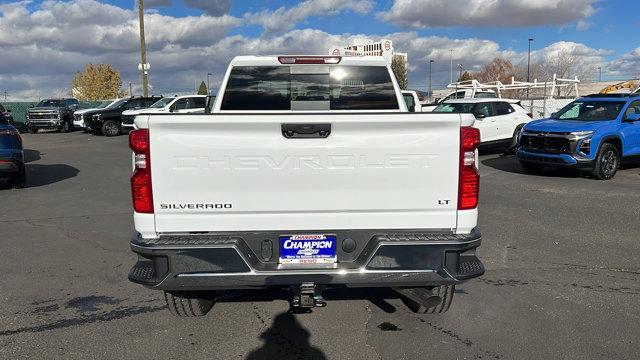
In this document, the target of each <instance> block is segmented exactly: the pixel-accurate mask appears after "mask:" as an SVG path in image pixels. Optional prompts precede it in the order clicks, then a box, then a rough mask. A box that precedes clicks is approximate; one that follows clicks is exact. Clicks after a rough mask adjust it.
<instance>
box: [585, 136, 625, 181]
mask: <svg viewBox="0 0 640 360" xmlns="http://www.w3.org/2000/svg"><path fill="white" fill-rule="evenodd" d="M619 167H620V151H618V148H617V147H616V146H615V145H613V144H611V143H604V144H602V146H601V147H600V150H598V155H597V157H596V165H595V166H594V168H593V171H591V175H593V176H594V177H595V178H596V179H600V180H609V179H611V178H613V177H614V176H615V175H616V173H617V172H618V168H619Z"/></svg>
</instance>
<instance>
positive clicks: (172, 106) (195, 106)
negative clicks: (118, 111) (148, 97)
mask: <svg viewBox="0 0 640 360" xmlns="http://www.w3.org/2000/svg"><path fill="white" fill-rule="evenodd" d="M206 102H207V96H206V95H185V96H176V97H173V98H162V99H160V100H158V101H157V102H156V103H155V104H153V105H151V107H149V108H146V109H136V110H126V111H124V112H123V113H122V129H123V130H131V129H133V128H134V123H133V120H134V119H135V117H136V115H139V114H143V113H144V114H162V113H169V112H176V113H187V114H190V113H204V108H205V106H206Z"/></svg>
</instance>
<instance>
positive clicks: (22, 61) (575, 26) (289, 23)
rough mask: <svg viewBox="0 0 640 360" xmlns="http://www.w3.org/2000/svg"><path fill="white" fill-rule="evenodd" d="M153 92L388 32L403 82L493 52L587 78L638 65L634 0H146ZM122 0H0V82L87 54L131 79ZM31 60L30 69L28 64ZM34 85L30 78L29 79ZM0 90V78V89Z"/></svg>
mask: <svg viewBox="0 0 640 360" xmlns="http://www.w3.org/2000/svg"><path fill="white" fill-rule="evenodd" d="M145 4H146V6H147V13H148V14H147V24H146V26H147V31H146V32H147V40H148V42H147V44H148V49H149V62H150V63H151V64H152V70H151V82H152V85H153V86H154V88H155V90H156V91H160V92H176V93H182V92H190V91H192V89H193V88H195V84H196V83H198V82H199V81H200V79H202V77H203V76H202V74H206V73H207V72H211V73H213V74H214V79H213V85H216V84H217V83H218V82H219V80H220V79H221V77H222V74H223V72H224V69H225V67H226V64H227V63H228V61H229V60H230V58H231V57H233V56H235V55H244V54H255V55H260V54H274V53H303V52H305V53H309V52H312V53H326V51H327V49H328V48H329V47H330V46H336V45H346V43H347V42H350V41H353V40H354V39H358V38H371V39H374V40H376V39H380V38H383V37H384V38H391V39H393V41H394V47H395V49H396V50H398V51H405V52H408V53H409V64H410V67H409V80H410V86H411V87H413V88H418V89H424V88H425V87H426V80H425V78H426V67H427V63H428V60H429V59H434V60H435V61H436V62H435V63H434V69H433V70H434V85H435V86H436V87H437V86H444V85H446V83H447V82H448V81H449V67H450V56H452V54H454V55H453V56H454V62H455V63H462V64H464V66H465V68H467V69H470V70H477V69H479V68H480V67H481V66H482V65H483V64H485V63H487V62H489V61H490V60H491V59H493V58H495V57H503V58H507V59H509V60H511V61H512V62H513V63H514V64H516V65H519V66H522V64H523V62H524V61H525V59H526V52H527V39H528V38H529V37H533V38H534V39H535V41H534V42H533V45H532V50H533V53H532V59H533V61H534V62H540V63H543V62H545V61H546V62H549V61H552V60H553V58H554V57H556V58H557V57H567V56H569V55H570V56H571V57H573V58H575V59H576V63H575V64H573V66H572V69H571V72H572V74H571V75H572V76H573V75H574V74H573V73H574V72H575V75H579V76H580V77H581V78H583V80H585V81H586V80H594V78H595V76H596V75H595V74H596V71H595V69H596V68H597V67H602V68H603V73H604V78H605V79H625V78H629V77H632V76H637V74H638V73H640V60H639V59H638V57H639V56H640V43H639V42H638V41H635V40H634V38H635V36H634V35H635V34H636V33H637V32H638V30H637V29H638V28H639V27H640V17H639V16H638V15H639V14H640V1H637V0H381V1H374V0H306V1H304V2H303V1H293V0H285V1H275V0H256V1H248V0H244V1H237V0H236V1H233V0H216V1H211V0H145ZM136 6H137V5H136V2H135V1H133V0H49V1H44V2H43V1H30V2H12V1H6V0H3V1H0V51H2V53H3V54H9V55H8V58H7V55H5V59H4V61H3V62H2V63H0V87H4V88H7V89H9V90H11V91H12V92H13V93H15V94H20V96H23V97H33V96H36V95H37V96H38V97H39V96H41V95H42V94H46V93H51V92H55V91H62V90H63V89H65V88H67V87H68V83H69V82H70V77H72V76H73V73H75V71H77V70H79V69H81V68H82V66H83V65H84V64H85V63H88V62H93V63H96V62H107V63H111V64H113V65H114V66H116V67H117V68H118V69H119V70H120V71H121V73H122V76H123V80H124V83H125V85H128V82H129V81H131V82H132V83H133V86H134V88H135V87H136V86H138V82H139V79H138V74H137V71H136V67H137V62H138V61H139V60H138V55H137V54H138V49H137V29H136V27H137V14H136V11H135V9H136ZM452 51H453V52H452ZM33 69H37V70H36V71H34V70H33ZM34 87H38V89H35V90H34ZM0 90H1V89H0Z"/></svg>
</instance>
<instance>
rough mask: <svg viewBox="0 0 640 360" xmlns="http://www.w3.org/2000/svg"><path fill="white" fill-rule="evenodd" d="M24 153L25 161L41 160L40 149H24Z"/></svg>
mask: <svg viewBox="0 0 640 360" xmlns="http://www.w3.org/2000/svg"><path fill="white" fill-rule="evenodd" d="M23 153H24V163H25V164H27V163H30V162H34V161H38V160H40V158H41V157H40V151H38V150H31V149H24V150H23Z"/></svg>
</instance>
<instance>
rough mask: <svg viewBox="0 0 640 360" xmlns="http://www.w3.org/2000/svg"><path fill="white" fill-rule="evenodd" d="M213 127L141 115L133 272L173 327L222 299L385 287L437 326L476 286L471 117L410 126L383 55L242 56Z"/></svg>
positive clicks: (428, 118) (308, 301)
mask: <svg viewBox="0 0 640 360" xmlns="http://www.w3.org/2000/svg"><path fill="white" fill-rule="evenodd" d="M207 112H208V113H206V114H198V115H196V114H175V113H167V114H149V115H138V116H137V117H136V119H135V124H136V129H137V130H134V131H132V132H131V133H130V137H129V145H130V147H131V149H132V150H133V174H132V176H131V188H132V195H133V207H134V215H133V217H134V222H135V232H134V235H133V238H132V240H131V249H132V250H133V251H134V252H135V253H137V254H138V261H137V263H136V264H135V265H134V266H133V268H132V269H131V271H130V273H129V279H130V280H131V281H133V282H135V283H139V284H142V285H145V286H147V287H149V288H151V289H156V290H163V291H164V294H165V299H166V301H167V305H168V307H169V310H170V311H171V312H172V313H173V314H175V315H179V316H201V315H205V314H206V313H207V312H208V311H209V310H210V309H211V307H212V306H213V304H214V302H215V300H216V298H217V297H216V292H217V291H222V290H231V289H234V290H240V289H261V288H270V287H279V288H282V287H289V288H291V289H292V291H293V295H292V299H291V300H292V305H293V306H300V307H314V306H324V305H325V301H324V299H323V296H322V294H323V290H324V289H325V288H327V287H391V288H394V289H396V290H397V291H399V292H400V293H401V294H402V295H403V296H404V299H405V300H406V303H407V304H408V305H409V307H410V308H411V309H412V310H414V311H420V312H430V313H440V312H445V311H447V310H448V309H449V306H450V305H451V301H452V297H453V293H454V286H455V285H456V284H459V283H461V282H463V281H466V280H469V279H471V278H475V277H477V276H480V275H482V274H483V273H484V267H483V265H482V263H481V261H480V260H479V259H478V258H477V257H476V254H475V249H476V248H477V247H478V246H479V245H480V241H481V236H480V232H479V230H478V228H477V219H478V210H477V204H478V189H479V180H480V179H479V175H478V171H477V147H478V144H479V141H480V135H479V131H478V130H477V129H475V128H473V127H472V125H473V122H474V116H473V115H472V114H425V113H410V112H408V111H407V109H406V106H405V104H404V101H403V97H402V93H401V92H400V88H399V87H398V84H397V82H396V81H395V78H394V77H393V75H392V71H391V69H390V67H389V66H388V65H387V64H386V62H385V61H384V60H383V59H382V58H367V57H352V58H351V57H336V56H280V57H253V56H250V57H246V56H242V57H236V58H234V59H233V60H232V61H231V64H230V65H229V68H228V70H227V72H226V75H225V78H224V81H223V82H222V85H221V87H220V92H219V94H218V96H217V97H216V99H215V103H214V104H213V106H212V108H211V110H210V111H207Z"/></svg>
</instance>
